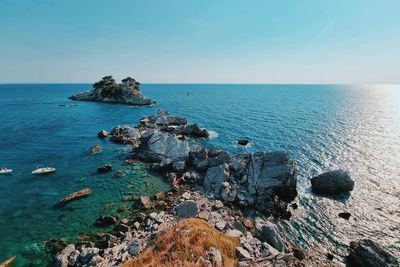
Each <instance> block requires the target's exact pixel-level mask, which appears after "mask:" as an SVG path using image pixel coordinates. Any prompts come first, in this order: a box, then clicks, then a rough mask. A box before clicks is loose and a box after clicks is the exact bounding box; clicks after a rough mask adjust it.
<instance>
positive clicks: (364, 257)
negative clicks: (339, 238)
mask: <svg viewBox="0 0 400 267" xmlns="http://www.w3.org/2000/svg"><path fill="white" fill-rule="evenodd" d="M350 247H351V251H350V254H349V256H348V260H349V262H350V263H351V264H353V265H354V266H358V267H375V266H380V267H399V261H398V260H397V259H396V257H395V256H393V255H392V254H390V253H389V252H387V251H385V250H384V249H383V248H382V247H381V246H380V245H379V244H378V243H376V242H374V241H372V240H369V239H362V240H359V241H357V242H352V243H351V244H350Z"/></svg>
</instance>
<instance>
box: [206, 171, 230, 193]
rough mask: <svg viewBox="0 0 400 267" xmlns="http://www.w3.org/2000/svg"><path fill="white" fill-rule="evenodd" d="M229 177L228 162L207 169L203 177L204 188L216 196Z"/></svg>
mask: <svg viewBox="0 0 400 267" xmlns="http://www.w3.org/2000/svg"><path fill="white" fill-rule="evenodd" d="M228 179H229V168H228V164H226V163H224V164H221V165H218V166H215V167H211V168H209V169H208V170H207V173H206V176H205V178H204V184H203V186H204V188H205V189H206V190H207V191H208V192H212V193H213V194H214V195H216V196H217V197H219V196H220V193H221V189H222V184H223V183H224V182H225V181H227V180H228Z"/></svg>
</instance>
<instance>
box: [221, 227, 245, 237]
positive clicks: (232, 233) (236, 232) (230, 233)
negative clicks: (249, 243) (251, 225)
mask: <svg viewBox="0 0 400 267" xmlns="http://www.w3.org/2000/svg"><path fill="white" fill-rule="evenodd" d="M225 234H226V235H227V236H230V237H240V236H242V235H243V233H242V232H240V231H239V230H236V229H233V230H228V231H227V232H226V233H225Z"/></svg>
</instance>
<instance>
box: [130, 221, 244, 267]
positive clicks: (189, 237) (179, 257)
mask: <svg viewBox="0 0 400 267" xmlns="http://www.w3.org/2000/svg"><path fill="white" fill-rule="evenodd" d="M238 246H239V240H238V239H237V238H232V237H228V236H226V235H224V234H223V233H221V232H219V231H217V230H215V229H214V228H213V227H211V226H210V225H208V224H207V223H206V222H205V221H203V220H200V219H186V220H182V221H180V222H178V224H177V225H176V226H175V227H173V228H170V229H167V230H165V231H164V232H162V233H161V234H160V235H159V236H158V237H156V238H155V240H154V242H153V245H152V246H151V247H149V248H147V249H146V250H144V251H143V252H142V253H141V254H140V255H139V257H137V258H135V259H134V260H132V261H130V262H127V263H125V264H123V265H122V267H155V266H167V267H178V266H179V267H189V266H202V265H201V264H196V262H197V261H198V259H199V258H200V257H201V256H202V257H205V256H206V255H207V252H208V250H209V249H210V247H215V248H217V249H218V250H219V251H220V252H221V254H222V261H223V266H224V267H231V266H234V265H235V264H236V262H237V259H236V247H238Z"/></svg>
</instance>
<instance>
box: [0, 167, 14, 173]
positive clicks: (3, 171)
mask: <svg viewBox="0 0 400 267" xmlns="http://www.w3.org/2000/svg"><path fill="white" fill-rule="evenodd" d="M12 171H13V170H12V169H7V168H0V174H12Z"/></svg>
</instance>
